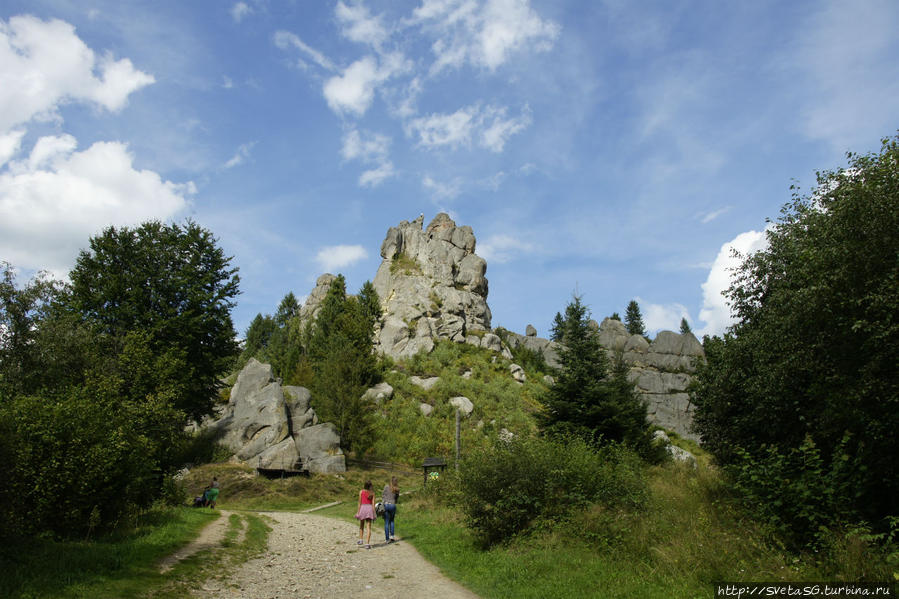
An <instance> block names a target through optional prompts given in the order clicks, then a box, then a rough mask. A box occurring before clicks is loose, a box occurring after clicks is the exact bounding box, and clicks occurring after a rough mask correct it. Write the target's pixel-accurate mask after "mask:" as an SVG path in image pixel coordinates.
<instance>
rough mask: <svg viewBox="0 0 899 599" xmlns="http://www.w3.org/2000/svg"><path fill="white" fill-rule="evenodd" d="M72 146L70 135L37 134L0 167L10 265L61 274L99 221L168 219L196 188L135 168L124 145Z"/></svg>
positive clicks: (0, 230) (2, 237)
mask: <svg viewBox="0 0 899 599" xmlns="http://www.w3.org/2000/svg"><path fill="white" fill-rule="evenodd" d="M75 149H76V141H75V138H74V137H72V136H70V135H62V136H49V137H42V138H40V139H39V140H38V141H37V143H35V145H34V147H33V148H32V150H31V153H30V155H29V156H28V157H27V158H26V159H22V160H14V161H12V162H10V163H9V164H8V165H7V168H5V169H4V171H3V172H0V255H2V256H4V258H5V259H7V260H9V261H10V262H11V263H13V264H15V265H17V266H20V267H24V268H40V269H48V270H51V271H54V272H65V271H66V270H67V269H68V268H69V267H70V266H71V263H72V262H73V261H74V259H75V256H76V255H77V253H78V250H79V248H81V247H84V246H85V244H86V243H87V240H88V238H89V237H90V236H92V235H95V234H97V233H98V232H100V230H101V229H102V228H103V227H106V226H109V225H116V226H124V225H136V224H138V223H140V222H142V221H145V220H149V219H168V218H171V217H173V216H175V215H176V214H178V213H179V212H181V211H182V210H184V208H185V207H186V206H187V203H188V197H189V196H191V195H192V194H194V193H196V188H195V187H194V185H193V183H187V184H177V183H173V182H171V181H164V180H162V178H161V177H160V176H159V175H158V174H157V173H155V172H152V171H148V170H138V169H136V168H135V167H134V165H133V156H132V155H131V153H130V152H129V151H128V148H127V146H126V145H125V144H123V143H119V142H98V143H95V144H93V145H92V146H91V147H89V148H88V149H87V150H84V151H83V152H77V151H75Z"/></svg>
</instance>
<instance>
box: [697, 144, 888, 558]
mask: <svg viewBox="0 0 899 599" xmlns="http://www.w3.org/2000/svg"><path fill="white" fill-rule="evenodd" d="M848 158H849V167H848V168H846V169H840V170H837V171H825V172H822V173H819V174H818V186H817V189H815V190H814V191H813V193H811V194H810V195H806V196H800V195H799V193H798V192H797V191H794V195H793V199H792V201H791V202H790V203H788V204H787V205H785V206H784V208H783V210H782V212H781V217H780V219H779V220H778V221H777V222H776V223H775V224H773V225H772V226H771V227H769V229H768V231H767V241H768V247H767V249H765V250H763V251H760V252H758V253H755V254H752V255H749V256H743V262H742V265H741V266H740V267H739V268H738V269H737V270H736V273H735V274H736V276H735V279H734V283H733V285H732V286H731V287H730V289H728V291H727V292H726V295H727V297H728V298H729V300H730V302H731V306H732V310H733V312H734V314H735V315H736V316H737V318H738V319H739V320H738V322H737V324H736V325H734V326H733V327H732V328H731V329H730V331H729V332H728V333H727V334H726V335H725V336H724V338H712V339H706V342H705V350H706V360H707V365H706V366H705V367H703V368H701V369H700V371H699V373H698V377H697V382H696V386H695V389H694V391H693V393H692V395H693V401H694V403H695V404H696V406H697V413H696V421H695V422H696V424H695V425H696V429H697V431H698V432H699V433H700V434H701V435H702V438H703V441H704V444H705V446H706V447H708V448H709V449H710V450H711V451H712V452H713V453H714V454H715V456H716V458H717V459H718V460H719V461H720V462H721V463H722V464H725V465H728V466H730V467H731V468H732V471H733V472H734V473H735V474H736V478H737V482H738V483H739V484H741V485H742V487H743V488H744V490H745V491H746V492H747V493H748V494H749V495H750V496H751V497H752V498H753V499H754V500H755V502H756V504H757V505H764V506H766V511H767V513H768V515H769V516H771V517H772V518H775V519H776V518H780V521H779V524H781V525H782V527H783V529H784V530H786V531H788V532H789V533H790V534H791V535H793V537H794V538H795V539H797V540H798V541H799V542H805V541H808V540H809V539H810V538H811V537H812V536H813V535H814V534H815V533H816V531H817V528H818V526H820V525H821V524H822V523H833V522H834V521H838V520H853V519H858V518H866V519H869V520H871V521H873V522H875V523H877V522H881V519H883V518H885V517H887V516H889V515H895V514H897V513H899V505H897V502H896V498H897V497H899V472H897V465H896V464H897V463H896V459H895V456H896V455H899V442H897V436H896V431H897V430H899V375H897V372H899V371H897V368H896V365H897V364H899V319H897V315H899V138H894V139H891V140H884V143H883V148H882V150H881V152H880V153H879V154H871V155H865V156H860V155H854V154H850V155H849V156H848ZM810 464H813V465H814V468H813V467H812V466H810ZM769 475H770V476H775V477H779V478H778V480H780V481H791V480H792V481H797V480H811V479H815V480H816V481H818V482H817V483H816V484H818V485H819V486H820V482H821V481H826V489H819V492H816V493H813V494H811V495H809V494H796V493H793V494H782V493H780V492H779V490H782V485H778V484H777V483H776V482H773V481H771V480H767V479H766V477H767V476H769ZM763 483H764V484H763ZM762 499H765V500H767V501H762ZM784 514H792V516H790V517H786V518H785V517H784V516H783V515H784Z"/></svg>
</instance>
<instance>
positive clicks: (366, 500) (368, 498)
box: [359, 489, 375, 505]
mask: <svg viewBox="0 0 899 599" xmlns="http://www.w3.org/2000/svg"><path fill="white" fill-rule="evenodd" d="M374 498H375V494H374V493H372V492H371V491H366V490H365V489H362V490H361V491H359V503H361V504H362V505H372V502H373V501H374Z"/></svg>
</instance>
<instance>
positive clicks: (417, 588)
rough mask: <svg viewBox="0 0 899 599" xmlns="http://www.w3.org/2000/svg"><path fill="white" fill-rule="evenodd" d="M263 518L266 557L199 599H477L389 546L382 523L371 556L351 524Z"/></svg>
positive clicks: (209, 586) (409, 553) (279, 515)
mask: <svg viewBox="0 0 899 599" xmlns="http://www.w3.org/2000/svg"><path fill="white" fill-rule="evenodd" d="M261 515H264V516H268V517H269V518H271V519H272V520H274V522H273V523H272V525H271V526H272V532H271V533H270V534H269V538H268V548H267V550H266V552H265V553H264V554H263V555H262V556H260V557H258V558H255V559H252V560H249V561H248V562H246V563H244V564H242V565H241V566H240V567H239V568H238V569H237V570H236V571H235V572H233V573H232V574H231V575H230V576H225V577H223V578H216V579H214V580H208V581H206V582H205V583H204V584H203V585H202V590H198V591H197V593H196V595H195V596H197V597H207V598H208V597H209V596H210V593H214V596H215V597H216V598H217V599H221V598H228V597H230V598H239V599H287V598H291V599H293V598H300V597H301V598H304V599H305V598H309V599H312V598H330V597H341V598H345V597H351V598H352V597H404V598H410V599H414V598H417V597H441V598H446V599H463V598H464V599H472V598H474V599H476V598H477V595H475V594H473V593H471V592H470V591H468V590H467V589H465V588H464V587H462V586H460V585H458V584H456V583H455V582H452V581H451V580H449V579H448V578H446V577H445V576H443V575H442V574H441V573H440V571H439V570H438V569H437V568H436V567H435V566H434V565H432V564H430V563H429V562H427V561H425V559H424V558H423V557H421V555H419V554H418V552H417V551H416V550H415V549H414V548H413V547H412V546H411V545H409V544H408V543H406V542H404V541H403V540H402V538H399V542H397V543H391V544H390V545H387V544H385V543H384V541H383V532H384V530H383V527H381V528H380V529H379V527H378V522H379V521H376V522H375V523H374V527H373V528H372V541H373V542H372V548H371V549H370V550H366V549H364V548H360V547H359V546H358V545H356V540H357V539H358V538H359V528H358V526H355V525H354V524H352V523H349V522H343V521H340V520H334V519H331V518H325V517H323V516H315V515H312V514H298V513H294V512H263V513H262V514H261ZM398 523H399V522H398ZM375 540H377V541H379V542H377V543H375V542H374V541H375Z"/></svg>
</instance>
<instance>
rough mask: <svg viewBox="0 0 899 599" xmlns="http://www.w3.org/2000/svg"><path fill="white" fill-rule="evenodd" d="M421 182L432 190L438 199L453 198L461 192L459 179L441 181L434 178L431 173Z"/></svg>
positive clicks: (434, 196) (432, 193)
mask: <svg viewBox="0 0 899 599" xmlns="http://www.w3.org/2000/svg"><path fill="white" fill-rule="evenodd" d="M421 184H422V185H423V186H424V188H425V189H427V190H428V191H430V192H431V195H432V196H433V198H434V199H436V200H451V199H453V198H455V197H457V196H458V195H459V193H460V189H459V188H460V182H459V180H458V179H456V180H455V181H452V182H450V183H439V182H437V181H435V180H434V179H432V178H431V176H430V175H426V176H425V178H424V179H422V181H421Z"/></svg>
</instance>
